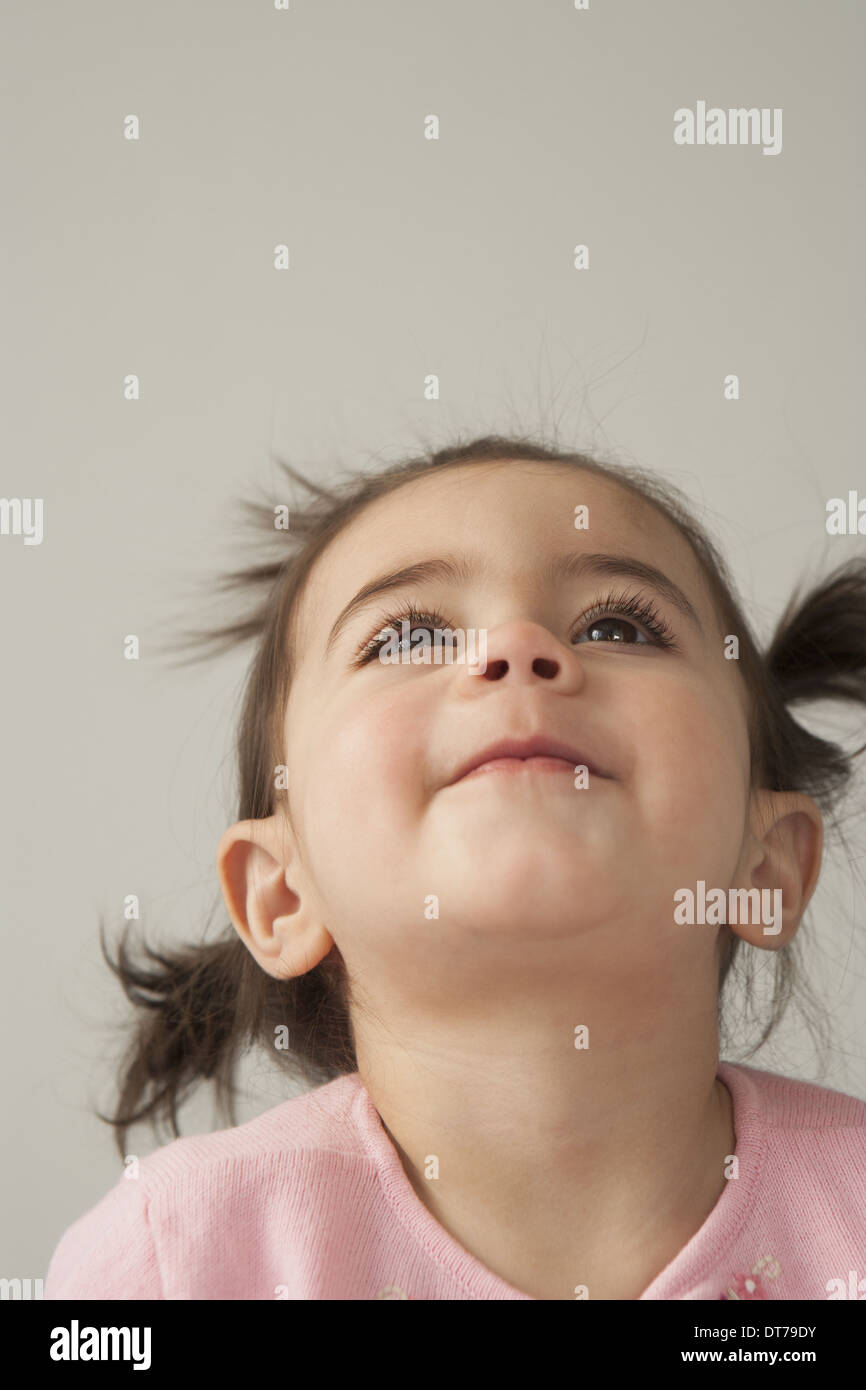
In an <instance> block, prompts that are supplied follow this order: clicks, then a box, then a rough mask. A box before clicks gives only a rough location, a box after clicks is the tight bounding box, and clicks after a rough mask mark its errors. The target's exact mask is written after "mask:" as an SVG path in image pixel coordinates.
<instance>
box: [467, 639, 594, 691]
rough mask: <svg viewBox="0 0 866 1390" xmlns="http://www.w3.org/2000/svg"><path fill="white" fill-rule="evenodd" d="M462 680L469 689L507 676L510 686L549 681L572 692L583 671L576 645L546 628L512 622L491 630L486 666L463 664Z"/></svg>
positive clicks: (576, 687) (578, 686)
mask: <svg viewBox="0 0 866 1390" xmlns="http://www.w3.org/2000/svg"><path fill="white" fill-rule="evenodd" d="M461 679H462V681H463V682H464V685H466V686H467V689H471V688H472V686H473V685H474V687H475V688H477V687H478V684H479V682H481V681H501V680H506V679H507V680H508V681H509V683H510V684H511V685H535V684H536V683H537V682H538V681H549V682H550V683H551V684H552V685H554V686H556V688H557V689H558V690H560V689H561V690H562V691H563V693H570V692H571V691H574V690H579V689H580V687H581V685H582V684H583V670H582V667H581V663H580V659H579V657H578V656H577V655H576V653H575V652H574V650H573V648H570V647H566V646H564V645H563V643H562V642H559V641H558V640H557V639H556V638H555V637H554V636H553V633H552V632H550V631H549V630H548V629H547V628H546V627H542V626H541V624H540V623H532V622H512V623H501V624H500V625H499V626H498V627H496V628H494V629H492V630H491V631H488V633H487V661H486V667H485V669H484V670H483V671H482V670H480V669H476V670H473V669H472V667H471V666H464V667H462V677H461ZM467 683H468V685H467Z"/></svg>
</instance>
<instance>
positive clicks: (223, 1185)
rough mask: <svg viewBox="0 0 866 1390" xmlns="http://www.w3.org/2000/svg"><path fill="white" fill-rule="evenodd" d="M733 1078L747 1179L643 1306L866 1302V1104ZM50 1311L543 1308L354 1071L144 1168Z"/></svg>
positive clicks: (70, 1269) (108, 1208) (106, 1205)
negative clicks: (79, 1304) (351, 1305)
mask: <svg viewBox="0 0 866 1390" xmlns="http://www.w3.org/2000/svg"><path fill="white" fill-rule="evenodd" d="M718 1076H719V1077H720V1078H721V1080H722V1081H723V1082H724V1083H725V1085H726V1086H727V1087H728V1089H729V1091H730V1092H731V1095H732V1097H733V1102H734V1127H735V1132H736V1136H737V1143H736V1154H737V1157H738V1160H739V1176H738V1177H737V1178H731V1179H730V1180H729V1181H728V1183H727V1185H726V1187H725V1190H724V1192H723V1193H722V1195H721V1197H720V1198H719V1200H718V1202H717V1203H716V1205H715V1207H714V1208H713V1210H712V1211H711V1212H710V1214H709V1216H708V1217H707V1219H706V1221H705V1222H704V1224H703V1225H702V1226H701V1228H700V1230H699V1231H697V1232H696V1233H695V1235H694V1236H693V1237H692V1238H691V1240H690V1241H689V1242H688V1243H687V1244H686V1245H685V1246H684V1248H683V1249H682V1250H681V1251H680V1252H679V1254H678V1255H677V1256H676V1258H675V1259H674V1260H672V1261H671V1263H670V1264H669V1265H668V1266H667V1267H666V1268H665V1269H663V1270H662V1271H661V1272H660V1273H659V1274H658V1275H657V1277H656V1278H655V1279H654V1280H653V1281H652V1283H651V1284H650V1285H649V1287H648V1288H647V1289H645V1290H644V1292H643V1294H642V1295H641V1298H642V1299H720V1298H721V1299H726V1298H727V1299H788V1298H807V1299H828V1298H833V1297H835V1298H839V1297H846V1298H851V1297H853V1298H858V1297H859V1298H861V1299H862V1298H866V1102H864V1101H861V1100H857V1099H855V1098H854V1097H852V1096H847V1095H843V1094H842V1093H841V1092H838V1091H832V1090H828V1089H827V1088H825V1087H822V1086H815V1085H812V1084H810V1083H807V1082H802V1081H789V1080H787V1079H785V1078H783V1077H781V1076H776V1075H774V1074H773V1073H772V1072H765V1071H759V1070H757V1069H756V1068H754V1067H747V1066H740V1065H734V1064H731V1063H726V1062H722V1063H720V1064H719V1067H718ZM834 1280H838V1281H840V1282H839V1283H837V1284H834V1283H832V1282H831V1281H834ZM861 1281H862V1282H861ZM45 1297H46V1298H48V1299H62V1298H76V1299H78V1298H81V1299H135V1298H146V1299H151V1298H153V1299H279V1298H288V1299H376V1298H382V1299H385V1298H394V1299H402V1298H405V1299H527V1298H529V1297H530V1296H529V1295H528V1294H525V1293H522V1292H521V1291H520V1290H519V1289H516V1288H514V1287H512V1286H511V1285H510V1284H508V1283H506V1282H505V1281H504V1280H503V1279H500V1278H499V1277H498V1276H497V1275H496V1274H494V1273H492V1272H491V1271H490V1270H489V1269H487V1268H486V1267H485V1266H484V1265H483V1264H481V1262H480V1261H479V1260H477V1259H475V1257H474V1256H472V1255H470V1254H469V1253H468V1251H466V1250H465V1249H464V1248H463V1247H462V1246H461V1245H460V1244H459V1243H458V1242H457V1241H456V1240H455V1239H454V1238H453V1237H452V1236H450V1235H449V1234H448V1232H447V1231H445V1230H444V1228H443V1227H442V1226H440V1225H439V1223H438V1222H437V1221H436V1220H435V1219H434V1218H433V1217H432V1216H431V1215H430V1213H429V1212H428V1211H427V1209H426V1207H425V1206H424V1204H423V1203H422V1202H421V1201H420V1199H419V1198H418V1196H417V1195H416V1193H415V1191H414V1189H413V1188H412V1185H411V1184H410V1182H409V1180H408V1178H407V1177H406V1174H405V1173H404V1171H403V1168H402V1165H401V1163H400V1159H399V1157H398V1155H397V1151H396V1149H395V1148H394V1146H393V1144H392V1143H391V1141H390V1139H389V1137H388V1135H387V1134H386V1132H385V1130H384V1128H383V1126H382V1123H381V1121H380V1119H379V1116H378V1114H377V1113H376V1110H375V1108H374V1106H373V1104H372V1101H371V1100H370V1097H369V1096H368V1094H367V1092H366V1090H365V1089H364V1086H363V1084H362V1083H361V1079H360V1076H359V1075H358V1073H357V1072H355V1073H353V1074H352V1075H351V1076H343V1077H340V1078H339V1080H337V1081H333V1082H331V1083H330V1084H329V1085H326V1086H320V1087H318V1088H317V1089H316V1090H313V1091H310V1092H308V1093H307V1094H305V1095H302V1096H298V1097H295V1098H294V1099H292V1100H288V1101H284V1102H283V1103H282V1104H281V1105H277V1106H275V1107H274V1108H273V1109H271V1110H268V1111H267V1112H266V1113H265V1114H263V1115H260V1116H259V1117H258V1118H257V1119H255V1120H252V1121H250V1122H249V1123H247V1124H244V1125H240V1126H238V1127H236V1128H234V1129H227V1130H222V1131H220V1132H218V1133H216V1134H207V1135H194V1136H191V1137H189V1138H184V1139H177V1140H175V1141H174V1143H171V1144H167V1145H165V1146H164V1147H163V1148H161V1149H158V1150H157V1151H156V1152H155V1153H153V1154H150V1155H149V1156H148V1157H146V1158H143V1159H142V1160H141V1161H140V1169H139V1176H138V1178H136V1179H128V1178H127V1177H126V1176H123V1177H121V1178H120V1179H119V1181H118V1182H117V1184H116V1185H115V1187H113V1188H112V1189H111V1191H109V1192H108V1193H107V1194H106V1195H105V1196H104V1197H103V1198H102V1200H101V1201H100V1202H99V1203H98V1204H97V1205H96V1206H95V1207H93V1208H92V1210H90V1211H89V1212H87V1214H86V1215H84V1216H82V1217H81V1218H80V1219H79V1220H78V1221H76V1222H75V1223H74V1225H72V1226H70V1227H69V1229H68V1230H67V1231H66V1233H65V1234H64V1235H63V1237H62V1239H61V1241H60V1243H59V1245H58V1246H57V1249H56V1250H55V1252H54V1255H53V1257H52V1260H51V1265H50V1268H49V1270H48V1274H47V1277H46V1280H45Z"/></svg>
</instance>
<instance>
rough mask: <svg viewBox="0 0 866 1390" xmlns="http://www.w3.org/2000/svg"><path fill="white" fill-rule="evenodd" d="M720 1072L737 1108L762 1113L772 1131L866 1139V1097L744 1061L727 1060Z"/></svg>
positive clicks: (721, 1065) (737, 1110)
mask: <svg viewBox="0 0 866 1390" xmlns="http://www.w3.org/2000/svg"><path fill="white" fill-rule="evenodd" d="M718 1072H719V1076H720V1077H721V1079H722V1081H724V1082H725V1084H726V1085H727V1086H728V1089H729V1090H730V1091H731V1093H732V1095H733V1099H734V1108H735V1112H739V1113H741V1114H742V1115H750V1114H755V1115H759V1116H760V1118H761V1120H762V1123H763V1125H764V1127H765V1128H766V1129H767V1130H768V1131H774V1130H775V1131H779V1130H782V1131H786V1132H790V1131H794V1130H799V1131H804V1132H806V1131H815V1132H820V1134H822V1135H827V1134H836V1135H838V1136H840V1137H841V1136H842V1134H843V1133H844V1132H849V1134H850V1136H851V1137H853V1138H854V1139H855V1140H857V1141H859V1142H862V1141H863V1140H864V1139H866V1100H861V1099H860V1098H858V1097H857V1096H852V1095H849V1094H847V1092H844V1091H837V1090H834V1089H832V1088H831V1087H829V1086H821V1085H817V1084H816V1083H815V1082H811V1081H799V1080H795V1079H793V1078H791V1077H787V1076H780V1075H778V1074H777V1073H776V1072H771V1071H762V1070H760V1069H759V1068H757V1067H750V1066H746V1065H744V1064H742V1063H731V1062H723V1063H721V1064H720V1066H719V1069H718Z"/></svg>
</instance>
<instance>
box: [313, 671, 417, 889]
mask: <svg viewBox="0 0 866 1390" xmlns="http://www.w3.org/2000/svg"><path fill="white" fill-rule="evenodd" d="M418 714H419V712H418V711H417V710H416V709H415V708H414V707H413V706H412V704H411V702H410V701H408V700H406V699H405V698H404V699H402V700H401V699H397V698H394V696H393V695H392V694H391V693H389V692H386V691H371V690H370V689H369V687H368V688H367V689H366V690H365V692H364V695H363V696H361V697H360V698H356V699H353V700H352V701H351V702H344V703H343V704H342V705H341V706H340V707H339V708H338V709H337V708H335V709H334V710H332V711H329V712H328V714H327V716H326V717H324V718H322V719H321V720H320V721H319V722H318V723H316V722H315V721H313V722H312V724H311V722H310V721H307V726H306V727H305V732H304V738H303V740H302V746H301V747H300V749H299V757H300V759H301V761H302V765H303V768H304V772H303V789H302V793H301V797H300V808H301V816H302V821H303V826H304V831H305V840H306V843H307V847H308V851H309V854H310V857H311V859H313V861H314V863H316V864H318V865H321V863H322V861H323V859H326V860H327V862H328V863H329V864H330V866H331V872H333V869H334V867H335V866H336V865H338V864H340V863H342V864H351V866H352V871H353V872H358V871H359V868H358V866H359V865H360V866H365V865H369V866H370V867H372V866H373V861H376V862H377V864H379V863H382V862H384V861H385V860H386V859H387V857H388V856H389V855H390V854H393V852H394V850H395V849H396V848H398V847H399V845H398V838H399V836H400V833H401V830H402V832H403V834H404V836H405V830H406V828H407V826H408V825H410V824H411V823H412V820H413V818H415V817H417V816H419V815H420V814H421V811H422V807H423V797H422V788H423V770H424V767H425V756H426V752H425V750H426V745H427V738H428V735H427V732H426V728H425V725H424V722H423V720H422V719H421V718H419V717H418Z"/></svg>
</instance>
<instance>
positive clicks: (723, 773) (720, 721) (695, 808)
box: [633, 683, 749, 857]
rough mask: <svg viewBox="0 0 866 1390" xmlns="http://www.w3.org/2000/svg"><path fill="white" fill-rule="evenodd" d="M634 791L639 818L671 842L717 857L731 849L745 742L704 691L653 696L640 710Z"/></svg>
mask: <svg viewBox="0 0 866 1390" xmlns="http://www.w3.org/2000/svg"><path fill="white" fill-rule="evenodd" d="M633 738H634V744H633V746H634V747H635V748H636V749H637V754H636V759H635V767H634V773H635V788H636V795H637V796H638V798H639V800H640V804H641V806H642V811H643V815H644V816H645V818H646V819H647V820H648V821H649V822H650V823H652V822H654V821H657V822H658V824H659V825H663V826H664V827H665V828H666V831H667V833H668V835H669V836H670V838H671V841H672V842H676V841H680V842H682V844H683V847H684V848H685V847H686V846H691V847H692V848H693V849H695V850H697V849H698V848H699V847H704V848H705V847H706V845H707V842H708V840H709V841H711V842H712V844H713V845H714V846H715V847H716V848H717V850H718V852H719V853H720V854H721V855H722V856H723V857H727V855H728V854H729V853H730V852H731V851H732V850H733V849H734V847H736V846H739V844H740V842H741V839H742V834H743V823H744V817H745V814H746V803H747V784H748V758H749V754H748V741H747V735H746V730H745V727H744V724H743V721H742V718H741V716H740V714H739V711H738V709H737V708H736V707H735V706H734V705H733V704H732V702H731V701H730V700H729V699H727V698H725V692H724V691H721V692H714V691H712V690H711V689H710V688H709V687H708V686H707V685H706V684H705V683H700V684H698V683H695V684H694V685H685V686H683V687H680V688H679V689H678V690H677V693H676V698H675V699H674V698H671V692H669V691H659V692H656V698H654V699H652V700H648V701H647V702H645V704H644V708H643V711H642V714H641V719H640V727H639V728H635V730H634V733H633Z"/></svg>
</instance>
